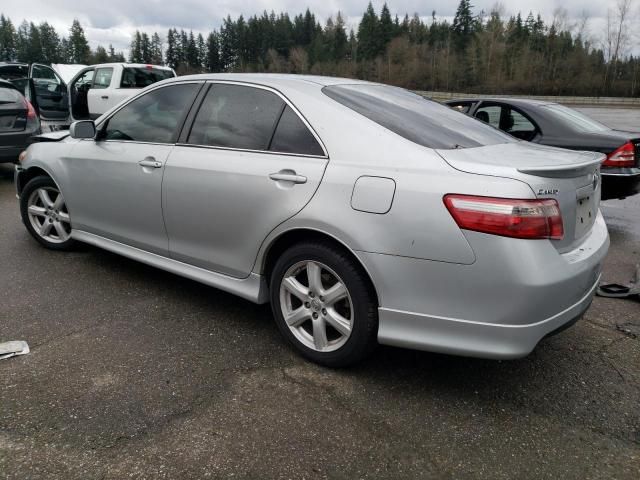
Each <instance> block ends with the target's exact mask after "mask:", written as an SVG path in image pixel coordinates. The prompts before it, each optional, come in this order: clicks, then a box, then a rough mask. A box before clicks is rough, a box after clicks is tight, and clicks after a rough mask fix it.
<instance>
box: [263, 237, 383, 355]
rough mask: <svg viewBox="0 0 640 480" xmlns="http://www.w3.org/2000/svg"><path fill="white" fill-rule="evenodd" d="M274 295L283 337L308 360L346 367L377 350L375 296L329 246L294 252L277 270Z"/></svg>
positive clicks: (345, 257) (353, 266) (305, 247)
mask: <svg viewBox="0 0 640 480" xmlns="http://www.w3.org/2000/svg"><path fill="white" fill-rule="evenodd" d="M270 291H271V305H272V309H273V314H274V317H275V319H276V323H277V324H278V327H279V329H280V331H281V332H282V334H283V335H284V336H285V337H286V338H287V339H288V340H289V341H290V342H291V343H292V344H293V345H294V347H295V348H296V349H297V350H298V351H300V353H302V355H304V356H305V357H306V358H308V359H310V360H312V361H314V362H316V363H319V364H322V365H326V366H330V367H344V366H348V365H351V364H353V363H356V362H358V361H360V360H362V359H363V358H364V357H365V356H366V355H367V354H369V353H370V352H371V351H372V350H373V348H374V347H375V346H376V344H377V341H376V337H377V331H378V315H377V303H376V297H375V294H374V292H373V289H372V287H371V286H370V283H369V282H368V279H367V278H366V276H365V274H364V272H363V271H362V269H361V268H359V266H358V265H357V264H356V263H355V262H354V261H353V260H352V259H351V258H350V257H349V256H348V255H346V254H345V253H344V252H343V251H341V250H340V249H337V248H334V247H333V246H331V245H329V244H324V243H309V244H300V245H296V246H294V247H292V248H290V249H289V250H287V251H286V252H285V253H284V254H283V255H282V256H281V257H280V259H279V260H278V261H277V263H276V265H275V267H274V269H273V273H272V275H271V285H270Z"/></svg>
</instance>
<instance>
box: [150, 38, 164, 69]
mask: <svg viewBox="0 0 640 480" xmlns="http://www.w3.org/2000/svg"><path fill="white" fill-rule="evenodd" d="M150 48H151V52H150V57H151V58H150V59H149V63H152V64H153V65H162V64H164V60H163V56H162V39H161V38H160V35H158V32H153V35H152V36H151V47H150Z"/></svg>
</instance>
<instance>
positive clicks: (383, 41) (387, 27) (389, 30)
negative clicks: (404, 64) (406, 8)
mask: <svg viewBox="0 0 640 480" xmlns="http://www.w3.org/2000/svg"><path fill="white" fill-rule="evenodd" d="M394 33H395V27H394V24H393V20H392V19H391V13H390V12H389V7H387V4H386V3H385V4H384V5H383V6H382V11H381V12H380V26H379V40H380V47H379V48H380V53H382V52H383V51H384V49H385V48H387V45H389V42H390V41H391V39H392V38H393V36H394Z"/></svg>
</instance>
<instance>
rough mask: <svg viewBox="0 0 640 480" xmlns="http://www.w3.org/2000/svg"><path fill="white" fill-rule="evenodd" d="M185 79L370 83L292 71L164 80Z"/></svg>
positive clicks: (276, 83) (272, 84)
mask: <svg viewBox="0 0 640 480" xmlns="http://www.w3.org/2000/svg"><path fill="white" fill-rule="evenodd" d="M184 80H220V81H230V82H247V83H256V84H259V85H264V86H268V87H273V88H278V87H284V86H287V85H291V84H292V83H297V84H299V85H309V86H311V85H316V86H321V87H326V86H329V85H346V84H369V85H371V84H372V83H371V82H365V81H363V80H354V79H352V78H339V77H324V76H320V75H297V74H291V73H204V74H199V75H185V76H182V77H176V78H173V79H169V80H165V81H164V82H165V83H166V82H169V83H170V82H179V81H184Z"/></svg>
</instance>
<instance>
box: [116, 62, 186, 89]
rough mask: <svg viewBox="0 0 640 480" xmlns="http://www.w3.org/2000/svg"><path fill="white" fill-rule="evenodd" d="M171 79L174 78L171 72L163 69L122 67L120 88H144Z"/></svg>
mask: <svg viewBox="0 0 640 480" xmlns="http://www.w3.org/2000/svg"><path fill="white" fill-rule="evenodd" d="M173 77H175V74H174V73H173V71H172V70H168V69H165V68H155V67H151V66H149V67H124V70H123V71H122V81H121V82H120V88H145V87H148V86H149V85H153V84H154V83H156V82H159V81H161V80H166V79H167V78H173Z"/></svg>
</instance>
